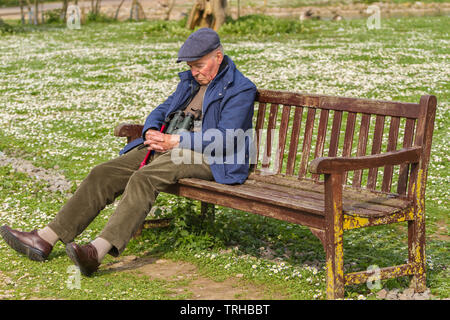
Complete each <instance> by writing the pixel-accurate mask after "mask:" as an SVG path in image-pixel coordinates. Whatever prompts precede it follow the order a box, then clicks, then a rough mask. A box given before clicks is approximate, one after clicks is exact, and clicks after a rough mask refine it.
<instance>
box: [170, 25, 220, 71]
mask: <svg viewBox="0 0 450 320" xmlns="http://www.w3.org/2000/svg"><path fill="white" fill-rule="evenodd" d="M219 46H220V38H219V35H218V34H217V32H215V31H214V30H213V29H210V28H201V29H198V30H197V31H195V32H194V33H192V34H191V35H190V36H189V37H188V38H187V40H186V41H185V42H184V43H183V45H182V46H181V48H180V51H178V60H177V63H178V62H181V61H195V60H198V59H200V58H201V57H203V56H205V55H206V54H208V53H210V52H211V51H213V50H215V49H217V48H218V47H219Z"/></svg>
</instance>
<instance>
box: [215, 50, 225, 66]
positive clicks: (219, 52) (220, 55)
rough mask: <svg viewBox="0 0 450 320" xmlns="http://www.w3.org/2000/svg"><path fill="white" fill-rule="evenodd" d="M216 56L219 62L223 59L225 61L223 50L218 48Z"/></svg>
mask: <svg viewBox="0 0 450 320" xmlns="http://www.w3.org/2000/svg"><path fill="white" fill-rule="evenodd" d="M216 57H217V62H218V63H219V64H221V63H222V61H223V54H222V51H220V50H217V52H216Z"/></svg>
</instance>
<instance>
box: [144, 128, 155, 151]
mask: <svg viewBox="0 0 450 320" xmlns="http://www.w3.org/2000/svg"><path fill="white" fill-rule="evenodd" d="M155 133H159V131H158V130H154V129H148V130H147V131H145V141H144V144H145V145H146V146H147V150H148V151H150V150H152V148H151V147H150V143H151V141H152V137H153V136H154V135H155Z"/></svg>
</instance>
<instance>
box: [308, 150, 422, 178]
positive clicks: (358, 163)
mask: <svg viewBox="0 0 450 320" xmlns="http://www.w3.org/2000/svg"><path fill="white" fill-rule="evenodd" d="M421 152H422V147H409V148H403V149H400V150H396V151H390V152H386V153H381V154H374V155H370V156H362V157H321V158H317V159H314V160H313V161H311V164H310V165H309V171H310V172H311V173H328V174H331V173H339V172H345V171H353V170H361V169H370V168H378V167H383V166H386V165H398V164H402V163H414V162H419V160H420V155H421Z"/></svg>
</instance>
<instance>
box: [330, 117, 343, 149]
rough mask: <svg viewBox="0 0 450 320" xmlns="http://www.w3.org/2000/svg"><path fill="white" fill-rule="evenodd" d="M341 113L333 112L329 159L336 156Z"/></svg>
mask: <svg viewBox="0 0 450 320" xmlns="http://www.w3.org/2000/svg"><path fill="white" fill-rule="evenodd" d="M341 124H342V111H335V112H334V116H333V124H332V126H331V137H330V148H329V150H328V156H329V157H335V156H336V155H337V151H338V147H339V137H340V134H341Z"/></svg>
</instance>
